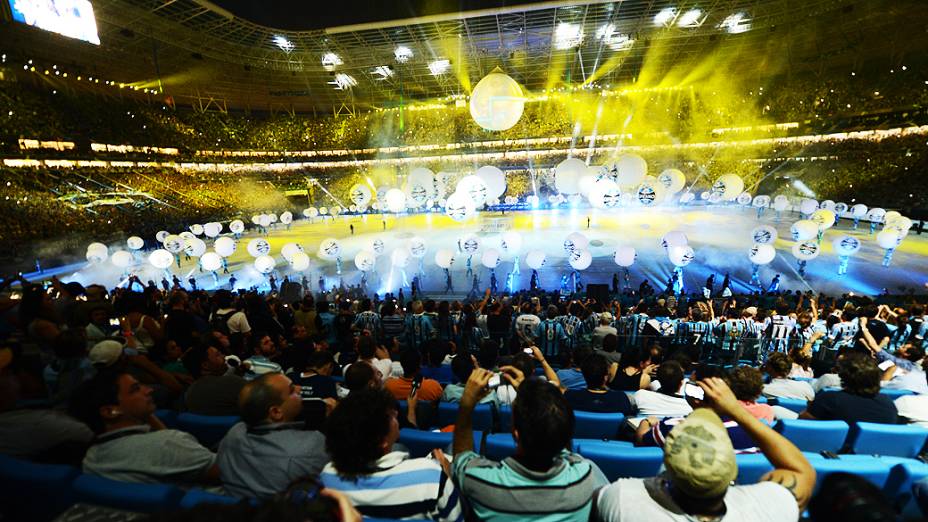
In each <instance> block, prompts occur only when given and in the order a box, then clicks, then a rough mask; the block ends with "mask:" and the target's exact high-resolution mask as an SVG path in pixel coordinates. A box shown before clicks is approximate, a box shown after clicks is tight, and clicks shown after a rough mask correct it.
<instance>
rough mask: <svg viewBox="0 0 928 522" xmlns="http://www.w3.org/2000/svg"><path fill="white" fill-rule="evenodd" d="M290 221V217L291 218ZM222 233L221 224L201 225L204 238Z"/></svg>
mask: <svg viewBox="0 0 928 522" xmlns="http://www.w3.org/2000/svg"><path fill="white" fill-rule="evenodd" d="M291 219H292V216H291ZM221 232H222V223H216V222H215V221H213V222H211V223H207V224H205V225H203V234H204V235H206V237H216V236H218V235H219V234H220V233H221Z"/></svg>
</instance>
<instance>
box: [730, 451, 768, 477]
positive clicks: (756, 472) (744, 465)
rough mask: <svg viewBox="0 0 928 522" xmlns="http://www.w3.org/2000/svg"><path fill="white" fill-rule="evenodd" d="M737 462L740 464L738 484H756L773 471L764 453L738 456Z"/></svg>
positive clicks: (736, 457)
mask: <svg viewBox="0 0 928 522" xmlns="http://www.w3.org/2000/svg"><path fill="white" fill-rule="evenodd" d="M735 460H736V461H737V462H738V478H736V479H735V482H737V483H738V484H755V483H757V482H758V481H759V480H760V478H761V477H763V476H764V475H765V474H767V472H768V471H771V470H772V469H773V465H771V464H770V461H769V460H767V457H765V456H764V455H763V454H762V453H746V454H742V455H736V456H735Z"/></svg>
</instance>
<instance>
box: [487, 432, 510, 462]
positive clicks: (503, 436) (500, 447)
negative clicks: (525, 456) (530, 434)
mask: <svg viewBox="0 0 928 522" xmlns="http://www.w3.org/2000/svg"><path fill="white" fill-rule="evenodd" d="M515 452H516V441H515V440H513V438H512V434H511V433H493V434H490V435H487V439H486V441H485V442H484V444H483V454H484V455H486V457H487V458H488V459H493V460H502V459H504V458H506V457H511V456H512V455H513V454H514V453H515Z"/></svg>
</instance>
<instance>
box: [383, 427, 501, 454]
mask: <svg viewBox="0 0 928 522" xmlns="http://www.w3.org/2000/svg"><path fill="white" fill-rule="evenodd" d="M473 434H474V451H475V452H476V453H480V449H481V448H480V441H481V440H482V439H483V432H480V431H474V432H473ZM453 440H454V433H451V432H447V433H442V432H437V431H423V430H415V429H409V428H404V429H401V430H400V440H399V442H400V444H403V445H404V446H406V448H408V449H409V455H410V456H411V457H425V456H427V455H428V454H429V453H431V452H432V450H433V449H440V450H442V451H444V452H445V454H447V455H449V456H450V455H451V450H450V446H451V443H452V441H453Z"/></svg>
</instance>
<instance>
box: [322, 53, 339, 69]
mask: <svg viewBox="0 0 928 522" xmlns="http://www.w3.org/2000/svg"><path fill="white" fill-rule="evenodd" d="M343 63H344V62H342V58H341V56H339V55H337V54H335V53H325V54H323V55H322V66H323V67H325V68H327V69H331V68H333V67H335V66H338V65H341V64H343Z"/></svg>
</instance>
